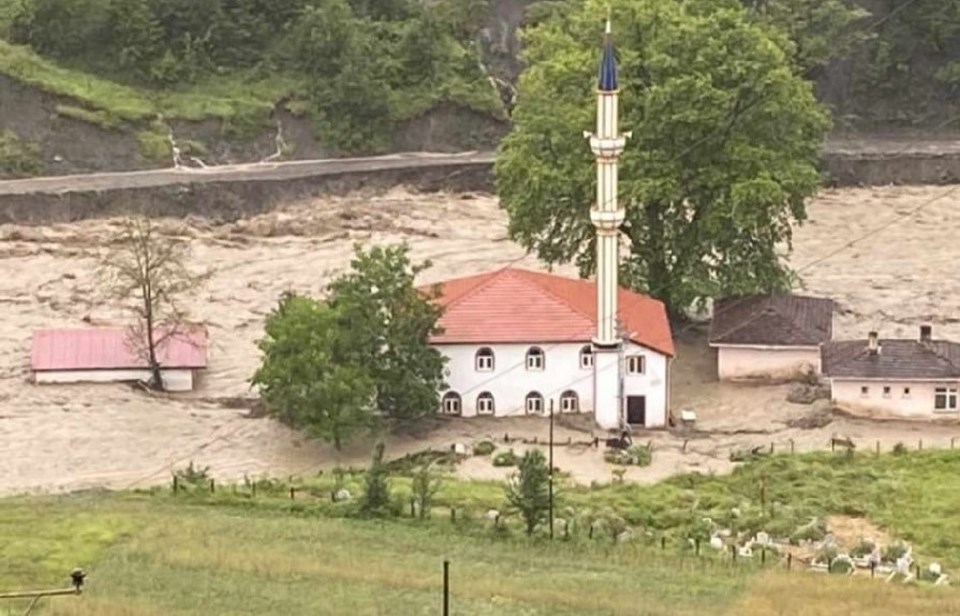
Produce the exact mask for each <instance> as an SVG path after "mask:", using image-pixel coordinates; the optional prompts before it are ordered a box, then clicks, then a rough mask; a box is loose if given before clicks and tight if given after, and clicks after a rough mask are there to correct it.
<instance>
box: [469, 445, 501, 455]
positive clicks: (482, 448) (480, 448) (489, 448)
mask: <svg viewBox="0 0 960 616" xmlns="http://www.w3.org/2000/svg"><path fill="white" fill-rule="evenodd" d="M496 449H497V446H496V445H494V444H493V443H492V442H490V441H480V442H479V443H477V444H476V445H474V446H473V455H475V456H489V455H490V454H492V453H493V452H494V451H495V450H496Z"/></svg>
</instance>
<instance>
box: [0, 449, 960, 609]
mask: <svg viewBox="0 0 960 616" xmlns="http://www.w3.org/2000/svg"><path fill="white" fill-rule="evenodd" d="M958 466H960V453H958V454H954V453H951V452H921V453H911V454H909V455H907V456H902V457H893V456H886V457H881V458H879V459H876V458H873V457H872V456H869V455H863V456H859V457H857V458H855V459H854V460H852V461H849V460H844V459H842V458H837V457H830V456H825V455H820V456H802V457H800V456H798V457H794V458H786V457H777V458H775V459H773V460H768V461H764V462H762V463H759V464H750V465H747V466H745V467H744V468H743V469H741V471H740V472H738V473H736V474H734V475H732V476H729V477H716V478H707V477H704V478H701V479H700V480H699V481H698V482H697V483H696V484H695V485H694V487H693V488H690V487H689V485H690V484H689V479H684V478H679V479H677V480H675V481H670V482H666V483H663V484H659V485H656V486H652V487H640V486H623V487H605V488H596V489H593V490H587V489H583V490H573V489H568V490H567V492H566V494H565V497H564V500H565V502H566V503H567V504H568V505H572V506H574V507H575V508H577V509H578V510H580V511H583V510H584V509H585V508H587V507H591V508H593V509H595V510H603V509H606V508H611V509H614V510H616V511H618V512H620V513H622V514H624V515H625V516H626V517H628V518H634V517H636V516H652V517H650V518H649V521H650V522H651V523H653V522H655V523H656V524H659V525H661V526H664V527H671V525H673V526H672V527H671V528H672V529H673V531H674V532H677V533H679V532H680V529H681V528H682V524H683V520H684V519H685V516H686V514H687V513H689V512H691V510H693V511H695V515H696V516H697V517H699V516H701V515H703V514H704V512H707V511H711V509H709V508H708V505H709V506H711V507H713V509H712V511H713V512H714V513H715V515H720V510H721V509H722V508H724V507H727V506H729V505H730V503H738V504H739V505H740V506H746V507H747V508H749V507H751V506H753V505H752V503H753V501H752V495H754V494H755V491H756V484H757V482H756V480H757V479H758V478H759V477H760V476H762V475H766V476H767V486H768V488H767V490H768V492H767V493H768V494H769V495H770V499H772V500H777V501H784V503H785V504H783V505H782V511H783V512H786V511H788V508H792V509H790V510H794V509H795V510H796V511H799V512H800V514H802V515H807V514H810V513H813V512H819V513H826V512H835V513H842V512H847V513H856V512H857V511H860V512H864V513H866V514H867V515H868V517H870V518H872V519H873V520H874V521H876V522H879V523H881V524H882V525H883V526H884V527H885V528H886V529H887V530H890V531H891V532H893V533H894V534H896V535H898V536H902V537H907V538H909V539H912V540H914V541H915V542H916V544H917V551H918V554H919V556H920V558H921V561H922V562H929V559H930V558H931V557H932V556H934V555H935V556H936V557H937V558H941V557H942V558H943V560H942V562H946V563H947V564H948V566H950V565H952V566H953V567H954V568H955V567H956V566H957V565H958V564H960V525H958V523H957V522H956V521H955V518H956V516H955V515H954V513H955V512H956V511H957V510H958V508H960V478H958V473H957V468H958ZM353 481H354V485H353V486H351V487H352V488H353V489H354V490H356V489H357V488H358V487H359V486H357V485H356V480H355V479H354V480H353ZM395 485H396V488H397V491H398V492H399V493H403V492H405V491H406V489H407V488H406V482H405V481H403V480H401V479H396V480H395ZM314 487H316V488H323V489H319V490H317V491H316V492H315V494H316V497H311V496H309V495H308V494H307V493H306V492H303V493H301V496H300V497H298V499H297V501H296V502H295V503H294V504H292V505H291V503H290V501H289V499H288V497H287V496H285V495H284V491H285V488H284V487H283V486H277V489H276V491H275V492H274V495H273V496H270V495H269V493H268V491H267V490H266V489H261V491H260V492H259V493H258V497H257V499H256V501H254V502H251V501H250V499H249V498H247V497H245V496H243V495H242V492H243V489H241V490H240V493H234V491H233V490H231V489H229V488H226V489H225V488H221V489H220V490H218V492H217V495H216V496H213V497H210V496H209V495H193V496H184V495H181V496H179V497H177V498H176V501H175V500H174V499H173V498H172V497H171V496H170V495H169V491H168V490H160V491H157V492H156V493H155V494H153V495H152V496H151V495H126V496H124V495H114V496H93V495H76V496H72V497H66V498H38V499H13V500H7V501H0V589H4V588H22V587H27V586H30V587H32V586H38V585H41V586H42V585H57V584H59V583H62V581H63V577H64V575H65V574H66V572H67V571H69V569H70V568H71V567H73V566H76V565H79V566H82V567H85V568H87V569H88V570H89V571H90V573H91V582H90V587H89V593H88V594H87V595H86V596H85V597H84V598H83V599H82V600H74V599H71V598H64V599H60V600H58V601H56V602H55V603H54V604H52V605H54V607H55V610H54V611H53V612H52V613H54V614H75V615H92V614H98V615H103V616H112V615H119V614H131V615H133V614H137V615H146V616H150V615H152V614H237V615H241V614H264V613H278V614H279V613H288V614H303V613H324V614H328V613H329V614H341V613H355V614H433V613H436V610H437V608H438V606H437V602H438V596H439V584H440V571H441V562H442V560H443V558H449V559H450V560H451V562H452V563H453V564H452V567H453V569H452V572H453V573H452V587H453V596H454V606H455V610H454V613H459V614H506V615H509V614H547V613H550V614H631V615H635V614H687V613H689V614H694V613H695V614H701V615H706V616H709V615H711V614H737V615H753V614H757V615H759V614H771V613H782V614H800V613H803V614H835V613H836V614H841V613H867V612H869V613H871V614H876V615H885V614H891V615H894V614H896V615H899V614H905V613H909V614H938V615H939V614H942V613H957V612H958V611H960V594H958V593H957V592H956V591H955V590H953V589H950V588H931V587H924V588H904V587H902V586H900V585H888V584H882V583H880V582H871V581H870V580H868V579H860V578H857V579H838V578H837V577H836V576H830V577H828V578H825V577H824V576H822V575H816V574H806V573H797V572H794V573H785V572H782V571H780V570H777V569H776V567H771V570H768V571H765V572H761V571H760V570H759V567H758V565H757V564H756V563H745V562H744V561H742V560H741V561H740V564H739V565H738V566H735V567H733V566H730V564H729V563H728V562H727V561H726V559H725V558H722V559H718V557H717V556H715V555H709V556H708V555H705V556H703V557H700V558H696V557H693V556H692V555H690V554H689V553H688V554H686V555H684V554H682V553H681V551H680V550H679V549H678V548H677V547H676V546H677V545H678V544H679V543H680V541H679V540H678V541H677V542H675V543H672V544H671V545H672V546H673V547H671V548H670V549H668V550H666V551H661V550H659V549H658V548H656V547H644V546H643V545H642V542H638V541H634V542H631V543H629V544H620V545H618V546H616V547H613V546H612V544H611V542H610V541H609V538H607V537H606V535H599V536H598V537H597V538H595V539H594V540H593V541H589V540H587V539H586V538H584V537H582V536H581V537H580V538H578V539H574V540H572V541H571V542H564V541H558V542H556V543H554V544H548V543H547V542H545V541H543V540H533V541H528V540H527V539H525V538H523V537H519V536H517V534H516V533H511V536H509V537H506V538H496V539H495V538H493V537H492V535H491V530H490V523H489V522H486V521H484V522H480V521H477V520H476V519H477V518H478V517H479V516H478V514H479V512H480V511H482V510H483V508H484V507H486V506H488V505H494V506H500V505H501V504H502V491H501V490H502V489H501V488H500V487H499V486H497V485H495V484H489V483H466V482H452V481H448V482H447V483H446V484H445V487H444V489H443V490H442V492H441V494H440V500H441V501H443V502H444V503H447V504H455V505H456V506H457V507H458V511H460V512H461V518H462V516H463V512H466V511H473V512H474V516H473V517H474V520H475V521H474V522H473V523H470V524H467V525H466V526H464V525H463V524H464V523H463V522H462V521H461V522H459V523H458V527H457V528H454V527H453V526H452V525H451V523H450V521H449V520H448V519H447V516H446V513H445V512H444V511H442V510H440V511H438V512H437V515H436V516H435V517H436V519H435V520H434V522H433V523H432V525H429V526H422V525H418V524H414V523H411V522H410V521H409V520H406V521H392V522H386V523H378V522H366V521H357V520H348V519H339V518H337V517H334V516H335V515H339V514H342V513H344V512H343V510H342V505H333V504H330V503H329V502H328V501H327V500H326V499H325V496H324V494H325V489H326V488H328V487H329V484H328V483H327V482H326V481H324V480H319V481H317V482H315V485H314ZM694 503H698V505H697V506H696V507H695V508H694V507H693V504H694ZM786 503H789V505H788V504H786ZM338 509H339V511H338ZM747 515H749V514H747ZM788 515H793V514H787V513H780V514H777V515H776V516H775V517H776V518H780V517H781V516H783V517H786V516H788ZM511 524H513V525H514V527H515V526H516V522H511ZM708 551H709V550H708ZM953 570H954V571H955V569H953ZM201 602H202V603H203V607H200V606H199V605H198V603H201ZM786 606H789V609H787V607H786ZM0 608H2V606H0ZM803 610H806V611H803ZM20 611H22V607H21V608H20ZM13 613H20V612H17V611H14V612H13ZM0 614H4V612H3V611H2V609H0Z"/></svg>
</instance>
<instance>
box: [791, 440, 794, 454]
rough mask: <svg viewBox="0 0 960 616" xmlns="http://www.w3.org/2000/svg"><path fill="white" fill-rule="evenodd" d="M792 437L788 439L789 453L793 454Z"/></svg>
mask: <svg viewBox="0 0 960 616" xmlns="http://www.w3.org/2000/svg"><path fill="white" fill-rule="evenodd" d="M793 445H794V443H793V439H790V453H791V454H793Z"/></svg>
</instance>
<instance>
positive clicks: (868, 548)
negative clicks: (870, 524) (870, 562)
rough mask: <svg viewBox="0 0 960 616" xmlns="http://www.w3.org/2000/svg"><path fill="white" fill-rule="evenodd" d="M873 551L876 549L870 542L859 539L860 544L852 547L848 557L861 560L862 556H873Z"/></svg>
mask: <svg viewBox="0 0 960 616" xmlns="http://www.w3.org/2000/svg"><path fill="white" fill-rule="evenodd" d="M875 549H877V546H876V545H875V544H874V543H873V542H872V541H867V540H866V539H861V540H860V542H859V543H857V545H855V546H853V549H852V550H850V556H853V557H854V558H863V557H864V556H869V555H870V554H873V551H874V550H875Z"/></svg>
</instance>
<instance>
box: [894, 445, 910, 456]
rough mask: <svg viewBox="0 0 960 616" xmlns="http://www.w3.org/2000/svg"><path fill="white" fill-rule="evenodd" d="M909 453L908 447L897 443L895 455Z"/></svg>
mask: <svg viewBox="0 0 960 616" xmlns="http://www.w3.org/2000/svg"><path fill="white" fill-rule="evenodd" d="M906 453H907V446H906V445H904V444H903V443H897V444H896V445H894V446H893V455H895V456H902V455H905V454H906Z"/></svg>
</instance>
